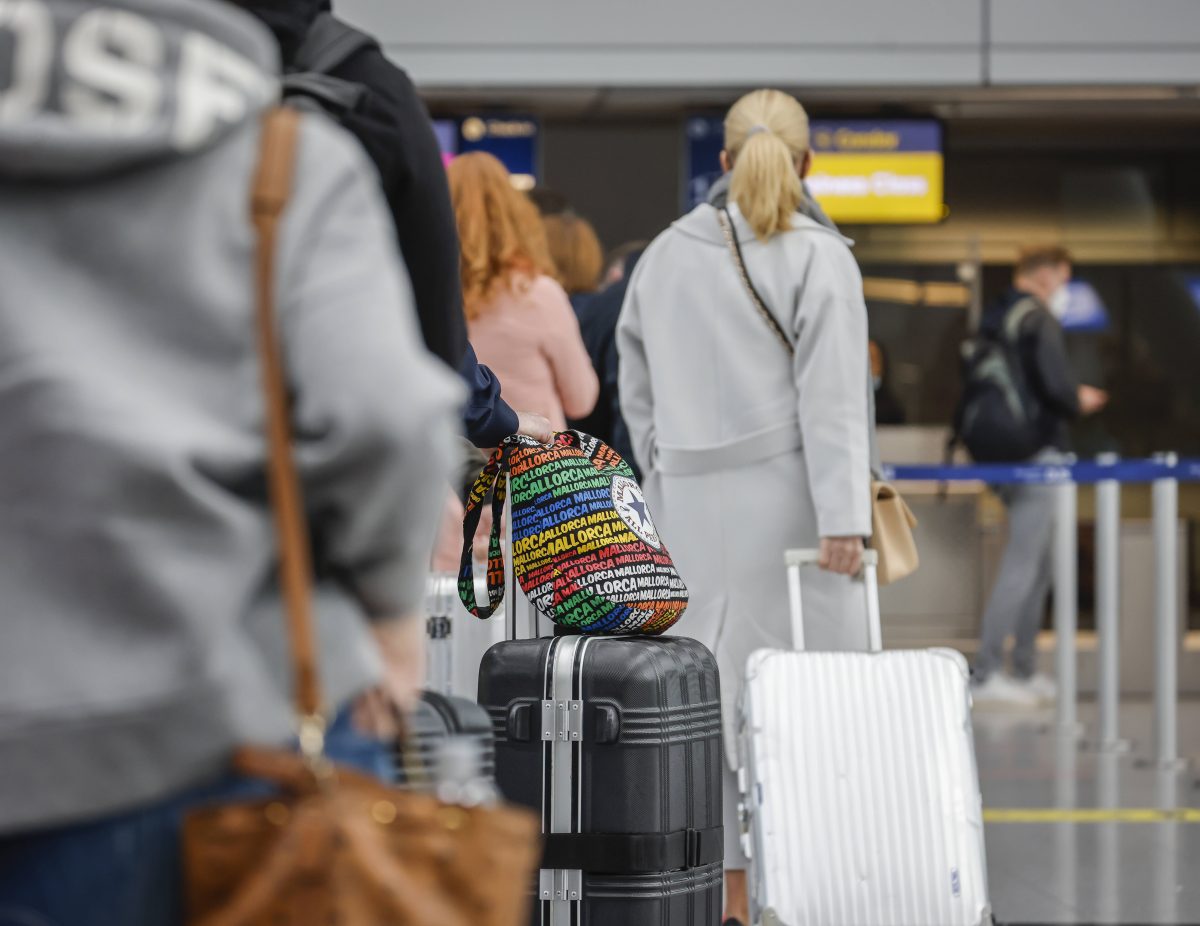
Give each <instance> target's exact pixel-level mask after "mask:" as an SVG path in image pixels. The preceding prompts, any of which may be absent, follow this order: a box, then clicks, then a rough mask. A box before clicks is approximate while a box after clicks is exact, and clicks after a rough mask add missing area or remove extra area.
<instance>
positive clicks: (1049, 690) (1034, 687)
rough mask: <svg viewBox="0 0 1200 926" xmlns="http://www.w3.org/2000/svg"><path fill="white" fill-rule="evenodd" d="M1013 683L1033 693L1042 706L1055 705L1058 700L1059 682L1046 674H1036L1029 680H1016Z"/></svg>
mask: <svg viewBox="0 0 1200 926" xmlns="http://www.w3.org/2000/svg"><path fill="white" fill-rule="evenodd" d="M1013 681H1014V682H1016V683H1017V684H1018V685H1024V686H1025V687H1026V688H1028V689H1029V690H1030V691H1032V692H1033V693H1034V695H1035V696H1036V697H1037V699H1038V701H1040V702H1041V703H1042V704H1053V703H1054V702H1055V701H1057V700H1058V682H1056V681H1055V680H1054V679H1052V678H1051V677H1050V676H1049V675H1047V674H1046V673H1044V672H1035V673H1034V674H1033V675H1031V676H1029V678H1014V679H1013Z"/></svg>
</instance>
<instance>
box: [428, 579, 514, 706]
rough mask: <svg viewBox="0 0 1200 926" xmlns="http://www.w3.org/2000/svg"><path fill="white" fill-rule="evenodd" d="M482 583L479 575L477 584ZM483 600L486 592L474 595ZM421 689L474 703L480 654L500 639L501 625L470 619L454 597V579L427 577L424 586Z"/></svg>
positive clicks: (502, 634) (502, 632)
mask: <svg viewBox="0 0 1200 926" xmlns="http://www.w3.org/2000/svg"><path fill="white" fill-rule="evenodd" d="M480 583H484V585H485V589H486V580H485V579H484V577H483V576H482V575H480V576H479V582H478V583H476V584H480ZM476 596H477V597H481V598H482V599H484V600H486V598H487V592H486V590H484V591H483V592H482V593H480V592H479V591H478V590H477V591H476ZM425 628H426V641H425V642H426V647H425V652H426V660H425V661H426V670H425V688H426V689H428V690H429V691H434V692H437V693H438V694H440V695H447V696H453V697H457V698H468V699H469V700H472V701H474V700H475V695H476V692H477V689H478V688H479V663H480V661H481V660H482V659H483V654H484V653H486V652H487V651H488V649H489V648H491V647H492V646H494V645H495V644H496V643H499V642H501V641H502V640H503V639H504V625H503V623H501V622H498V621H481V620H477V619H476V618H474V617H472V616H471V615H470V614H469V613H468V612H467V610H466V609H465V608H464V607H463V605H462V602H461V601H460V600H459V597H458V576H457V575H455V574H454V573H450V572H434V573H430V575H429V576H428V578H427V579H426V582H425Z"/></svg>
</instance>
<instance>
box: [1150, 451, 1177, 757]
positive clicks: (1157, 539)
mask: <svg viewBox="0 0 1200 926" xmlns="http://www.w3.org/2000/svg"><path fill="white" fill-rule="evenodd" d="M1160 462H1163V463H1166V464H1167V465H1169V466H1174V465H1175V463H1176V458H1175V455H1174V454H1167V455H1165V456H1163V457H1162V458H1160ZM1153 507H1154V759H1155V761H1156V762H1157V763H1158V765H1159V766H1160V767H1161V768H1164V769H1168V768H1179V767H1182V766H1183V765H1184V764H1185V763H1184V762H1182V761H1181V760H1180V758H1179V742H1178V717H1177V710H1178V706H1179V705H1178V698H1179V600H1178V595H1179V592H1178V574H1177V571H1178V565H1179V560H1178V557H1179V549H1178V547H1179V545H1178V530H1179V528H1178V522H1179V482H1178V480H1177V479H1176V478H1175V477H1174V476H1168V477H1165V478H1162V479H1156V480H1155V481H1154V487H1153Z"/></svg>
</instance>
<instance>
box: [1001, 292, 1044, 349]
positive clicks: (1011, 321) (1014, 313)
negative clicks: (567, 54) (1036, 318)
mask: <svg viewBox="0 0 1200 926" xmlns="http://www.w3.org/2000/svg"><path fill="white" fill-rule="evenodd" d="M1041 307H1042V306H1041V304H1040V303H1039V302H1038V301H1037V300H1036V299H1034V298H1033V297H1032V296H1024V297H1023V298H1021V300H1020V301H1018V302H1017V303H1016V304H1015V305H1014V306H1013V307H1012V308H1011V309H1009V310H1008V314H1007V315H1005V316H1004V328H1003V331H1004V340H1005V341H1007V342H1008V343H1009V344H1016V343H1017V341H1018V340H1020V337H1021V326H1022V325H1024V324H1025V319H1027V318H1029V317H1030V316H1031V315H1032V314H1033V313H1034V312H1036V311H1038V310H1039V309H1040V308H1041Z"/></svg>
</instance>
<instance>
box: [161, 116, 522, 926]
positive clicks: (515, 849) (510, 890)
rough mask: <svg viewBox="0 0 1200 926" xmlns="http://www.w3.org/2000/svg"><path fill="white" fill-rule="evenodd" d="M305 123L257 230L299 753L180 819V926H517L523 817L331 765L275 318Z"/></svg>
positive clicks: (287, 139) (282, 134)
mask: <svg viewBox="0 0 1200 926" xmlns="http://www.w3.org/2000/svg"><path fill="white" fill-rule="evenodd" d="M298 125H299V116H298V114H297V113H296V112H294V111H291V110H286V109H277V110H274V111H272V112H270V113H269V114H268V115H267V116H266V117H265V124H264V132H263V147H262V152H261V160H260V164H259V168H258V173H257V176H256V179H255V183H254V200H253V218H254V227H255V229H256V232H257V236H258V254H257V261H256V273H257V292H256V301H257V319H258V334H259V342H260V346H261V352H262V366H263V385H264V389H265V392H266V406H267V431H268V443H269V467H270V489H271V503H272V508H273V510H274V515H275V521H276V529H277V532H278V536H279V543H280V551H281V552H280V581H281V584H282V588H283V594H284V600H285V604H286V612H287V622H288V633H289V636H290V641H291V646H292V660H293V665H294V670H295V675H296V679H295V681H296V684H295V694H296V706H297V711H298V714H299V717H300V752H299V753H296V752H292V751H288V750H285V749H280V750H271V749H262V748H249V747H247V748H244V749H242V750H241V751H239V752H238V754H237V755H236V757H235V759H234V768H235V769H236V770H237V771H239V772H241V773H243V774H246V775H251V776H254V777H257V778H261V779H263V780H266V781H268V782H271V783H272V784H274V785H276V786H277V787H278V789H279V790H278V794H277V796H275V797H273V798H269V799H264V800H259V801H252V802H243V803H233V804H222V805H217V806H213V807H210V808H204V809H200V810H197V811H194V812H193V813H191V814H190V815H189V816H188V818H187V819H186V821H185V823H184V829H183V853H184V870H185V877H186V892H187V922H188V923H189V924H191V926H285V924H286V926H330V924H335V923H336V924H339V926H382V924H388V926H518V924H522V926H523V924H524V923H526V922H527V920H528V915H529V913H528V911H529V903H530V897H531V889H532V884H533V874H534V871H535V870H536V868H537V865H538V860H539V857H540V854H541V849H540V845H539V837H538V829H539V827H538V824H537V820H536V818H534V816H533V815H532V814H529V813H527V812H525V811H518V810H514V809H509V808H500V807H471V808H467V807H459V806H455V805H448V804H443V803H441V802H439V801H438V800H437V799H436V798H434V797H433V796H431V795H427V794H421V793H416V792H405V791H397V790H395V789H392V788H389V787H387V786H385V785H384V784H382V783H381V782H379V781H377V780H375V779H373V778H370V777H368V776H366V775H362V774H359V773H356V772H354V771H351V770H349V769H344V768H340V767H337V766H334V765H333V764H331V763H330V762H329V761H328V760H327V759H326V758H325V756H324V729H325V725H324V721H323V719H322V715H321V692H320V685H319V680H318V677H317V668H316V665H317V663H316V658H315V656H316V649H315V643H314V635H313V623H312V613H311V592H312V580H311V564H310V553H309V549H308V541H307V537H308V534H307V531H306V525H305V519H304V514H303V512H304V508H303V505H302V503H301V497H300V487H299V481H298V480H297V478H296V472H295V467H294V464H293V461H292V458H291V434H290V427H289V418H288V409H287V398H286V392H285V387H284V375H283V367H282V361H281V358H280V351H279V344H278V339H277V334H276V329H275V321H274V317H273V316H274V312H273V301H274V293H273V289H274V287H273V282H274V251H275V239H276V229H277V226H278V222H279V217H280V215H281V213H282V212H283V209H284V206H285V205H286V203H287V200H288V195H289V192H290V190H291V186H292V169H293V162H294V159H295V145H296V134H297V128H298Z"/></svg>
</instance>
